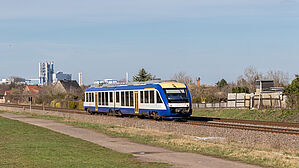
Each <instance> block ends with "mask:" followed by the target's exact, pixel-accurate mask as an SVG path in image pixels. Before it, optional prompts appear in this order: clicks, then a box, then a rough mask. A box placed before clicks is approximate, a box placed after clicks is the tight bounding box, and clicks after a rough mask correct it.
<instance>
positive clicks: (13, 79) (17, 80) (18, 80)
mask: <svg viewBox="0 0 299 168" xmlns="http://www.w3.org/2000/svg"><path fill="white" fill-rule="evenodd" d="M9 80H10V82H12V83H17V84H25V81H26V79H25V78H21V77H15V76H12V77H10V79H9Z"/></svg>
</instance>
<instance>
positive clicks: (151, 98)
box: [150, 90, 155, 103]
mask: <svg viewBox="0 0 299 168" xmlns="http://www.w3.org/2000/svg"><path fill="white" fill-rule="evenodd" d="M150 103H155V92H154V91H153V90H151V91H150Z"/></svg>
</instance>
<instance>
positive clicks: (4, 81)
mask: <svg viewBox="0 0 299 168" xmlns="http://www.w3.org/2000/svg"><path fill="white" fill-rule="evenodd" d="M0 84H3V85H9V84H11V81H10V80H8V79H2V80H1V81H0Z"/></svg>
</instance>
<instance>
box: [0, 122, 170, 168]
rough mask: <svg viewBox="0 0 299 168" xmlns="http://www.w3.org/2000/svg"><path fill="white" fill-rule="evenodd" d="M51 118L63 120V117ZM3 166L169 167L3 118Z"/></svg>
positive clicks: (0, 124)
mask: <svg viewBox="0 0 299 168" xmlns="http://www.w3.org/2000/svg"><path fill="white" fill-rule="evenodd" d="M48 119H54V120H60V121H64V120H65V119H63V118H58V117H53V116H51V117H49V118H48ZM0 167H3V168H4V167H10V168H12V167H127V168H132V167H136V168H137V167H169V165H167V164H162V163H142V162H140V161H138V160H137V159H136V158H135V157H133V156H132V155H129V154H123V153H118V152H114V151H112V150H110V149H107V148H104V147H101V146H99V145H96V144H93V143H90V142H87V141H84V140H80V139H77V138H73V137H70V136H67V135H63V134H59V133H56V132H53V131H50V130H48V129H45V128H41V127H36V126H32V125H29V124H25V123H22V122H19V121H14V120H9V119H5V118H2V117H0Z"/></svg>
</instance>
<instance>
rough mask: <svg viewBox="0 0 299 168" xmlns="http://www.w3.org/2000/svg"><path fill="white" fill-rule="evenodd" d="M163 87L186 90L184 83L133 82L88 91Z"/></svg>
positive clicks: (169, 81) (171, 81) (92, 88)
mask: <svg viewBox="0 0 299 168" xmlns="http://www.w3.org/2000/svg"><path fill="white" fill-rule="evenodd" d="M158 86H161V87H162V88H186V85H185V84H184V83H179V82H177V81H174V80H168V81H147V82H131V83H128V84H107V85H103V86H101V87H91V88H87V89H86V91H100V90H111V89H117V90H118V89H124V90H127V89H144V88H156V87H158Z"/></svg>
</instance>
